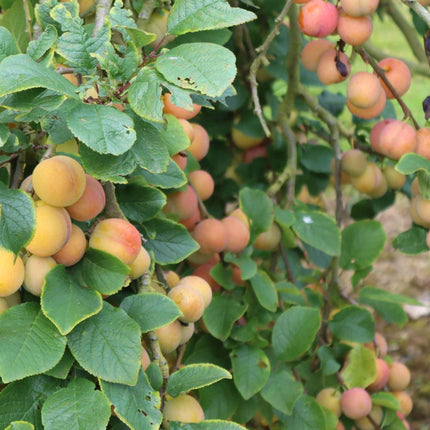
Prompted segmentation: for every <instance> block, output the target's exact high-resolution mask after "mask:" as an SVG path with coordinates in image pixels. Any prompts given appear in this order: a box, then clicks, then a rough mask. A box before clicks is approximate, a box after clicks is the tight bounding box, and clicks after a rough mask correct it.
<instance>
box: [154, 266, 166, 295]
mask: <svg viewBox="0 0 430 430" xmlns="http://www.w3.org/2000/svg"><path fill="white" fill-rule="evenodd" d="M155 276H156V277H157V280H158V282H160V283H161V285H162V287H163V288H164V289H165V290H166V291H169V290H170V285H169V283H168V282H167V279H166V276H165V275H164V271H163V268H162V267H161V266H160V265H159V264H155Z"/></svg>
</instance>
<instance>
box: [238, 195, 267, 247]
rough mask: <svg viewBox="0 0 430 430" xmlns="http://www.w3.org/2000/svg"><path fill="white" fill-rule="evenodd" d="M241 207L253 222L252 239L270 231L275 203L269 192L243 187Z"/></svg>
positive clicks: (251, 222) (240, 198)
mask: <svg viewBox="0 0 430 430" xmlns="http://www.w3.org/2000/svg"><path fill="white" fill-rule="evenodd" d="M239 202H240V208H241V209H242V210H243V212H245V215H246V216H247V217H248V219H249V222H250V224H251V240H255V238H256V237H257V236H258V235H259V234H260V233H262V232H263V231H268V230H269V229H270V226H271V225H272V223H273V205H272V202H271V201H270V199H269V197H268V196H267V194H266V193H265V192H263V191H261V190H254V189H251V188H247V187H246V188H242V189H241V190H240V193H239Z"/></svg>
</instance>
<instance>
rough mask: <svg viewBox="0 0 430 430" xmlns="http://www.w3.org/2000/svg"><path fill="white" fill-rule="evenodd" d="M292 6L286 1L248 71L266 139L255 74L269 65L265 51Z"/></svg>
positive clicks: (266, 128)
mask: <svg viewBox="0 0 430 430" xmlns="http://www.w3.org/2000/svg"><path fill="white" fill-rule="evenodd" d="M293 4H294V3H293V0H287V2H286V3H285V6H284V8H283V9H282V11H281V13H280V14H279V15H278V16H277V17H276V19H275V26H274V27H273V29H272V31H271V32H270V33H269V35H268V36H267V37H266V40H265V41H264V42H263V44H262V45H261V46H259V47H258V48H257V49H256V52H257V53H258V55H257V57H255V59H254V61H253V62H252V64H251V67H250V70H249V82H250V83H251V94H252V100H253V101H254V112H255V114H256V115H257V116H258V119H259V120H260V123H261V125H262V127H263V129H264V133H265V134H266V136H267V137H269V136H270V135H271V133H270V130H269V127H268V126H267V122H266V120H265V118H264V116H263V111H262V109H261V103H260V99H259V97H258V90H257V87H258V82H257V72H258V69H259V68H260V66H261V65H262V64H264V65H267V64H269V60H268V59H267V57H266V55H267V51H268V50H269V48H270V45H271V44H272V42H273V40H274V39H275V37H276V36H277V35H278V34H279V29H280V27H281V25H282V23H283V21H284V18H285V17H286V15H287V13H288V11H289V10H290V8H291V6H292V5H293Z"/></svg>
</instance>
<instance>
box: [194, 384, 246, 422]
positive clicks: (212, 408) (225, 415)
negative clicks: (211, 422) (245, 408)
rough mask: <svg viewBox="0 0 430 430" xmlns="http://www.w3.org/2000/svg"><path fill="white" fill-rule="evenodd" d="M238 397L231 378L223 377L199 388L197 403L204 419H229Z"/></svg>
mask: <svg viewBox="0 0 430 430" xmlns="http://www.w3.org/2000/svg"><path fill="white" fill-rule="evenodd" d="M240 399H241V396H240V394H239V393H238V392H237V390H236V388H235V386H234V383H233V381H232V380H227V379H224V380H222V381H219V382H217V383H216V384H213V385H209V386H208V387H204V388H201V389H200V390H199V403H200V405H201V407H202V408H203V411H204V413H205V419H211V418H212V419H215V418H218V419H229V418H230V417H231V416H232V415H233V414H234V412H235V411H236V409H237V407H238V406H239V402H240Z"/></svg>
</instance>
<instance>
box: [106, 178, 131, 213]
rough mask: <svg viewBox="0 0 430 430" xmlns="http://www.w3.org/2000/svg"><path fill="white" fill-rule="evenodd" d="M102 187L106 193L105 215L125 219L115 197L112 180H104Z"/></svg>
mask: <svg viewBox="0 0 430 430" xmlns="http://www.w3.org/2000/svg"><path fill="white" fill-rule="evenodd" d="M103 189H104V192H105V194H106V205H105V213H106V215H107V217H108V218H121V219H124V220H127V218H126V216H125V215H124V213H123V211H122V210H121V208H120V206H119V203H118V201H117V199H116V195H115V186H114V185H113V184H112V182H105V183H104V184H103Z"/></svg>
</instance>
